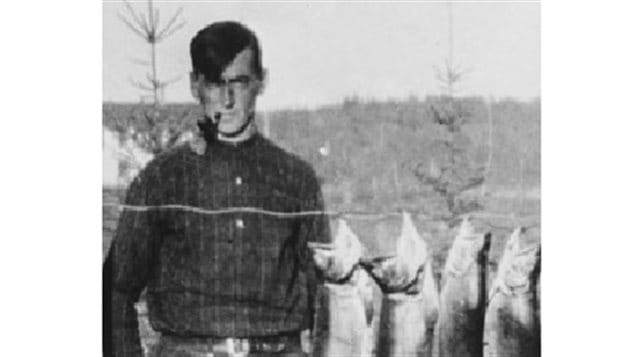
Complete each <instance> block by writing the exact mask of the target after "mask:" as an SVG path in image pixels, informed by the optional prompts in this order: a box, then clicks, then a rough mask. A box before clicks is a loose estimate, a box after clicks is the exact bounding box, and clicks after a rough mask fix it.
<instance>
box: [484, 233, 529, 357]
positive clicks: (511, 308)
mask: <svg viewBox="0 0 635 357" xmlns="http://www.w3.org/2000/svg"><path fill="white" fill-rule="evenodd" d="M524 235H525V230H524V229H523V228H517V229H515V230H514V232H513V233H512V235H511V236H510V238H509V240H508V241H507V243H506V245H505V249H504V252H503V256H502V257H501V260H500V262H499V264H498V271H497V273H496V278H495V279H494V282H493V283H492V288H491V290H490V293H489V304H488V307H487V312H486V315H485V338H484V355H485V356H486V357H503V356H504V357H516V356H519V357H536V356H540V300H539V291H538V288H539V279H540V255H541V246H540V244H539V243H538V244H535V243H534V244H522V243H523V237H524Z"/></svg>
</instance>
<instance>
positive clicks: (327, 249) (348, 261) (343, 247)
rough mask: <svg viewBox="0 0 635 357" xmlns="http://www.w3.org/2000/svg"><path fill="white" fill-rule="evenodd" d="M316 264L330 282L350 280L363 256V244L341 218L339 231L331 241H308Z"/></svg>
mask: <svg viewBox="0 0 635 357" xmlns="http://www.w3.org/2000/svg"><path fill="white" fill-rule="evenodd" d="M308 246H309V249H310V250H311V252H312V255H313V261H314V262H315V265H316V267H317V269H318V271H320V273H321V274H322V276H323V277H324V279H325V280H326V281H329V282H344V281H345V280H349V279H350V278H351V277H352V275H353V272H354V270H355V268H356V267H357V264H358V262H359V259H360V258H361V256H362V244H361V242H360V241H359V238H358V237H357V235H355V233H353V231H352V230H351V229H350V228H349V227H348V224H346V221H344V220H343V219H340V220H339V222H338V231H337V234H336V235H335V238H334V240H333V242H331V243H315V242H309V243H308Z"/></svg>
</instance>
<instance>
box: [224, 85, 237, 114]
mask: <svg viewBox="0 0 635 357" xmlns="http://www.w3.org/2000/svg"><path fill="white" fill-rule="evenodd" d="M224 94H225V95H224V96H223V105H224V106H225V108H227V109H232V108H233V107H234V103H235V101H236V96H235V93H234V89H233V88H232V87H231V85H228V86H226V87H225V93H224Z"/></svg>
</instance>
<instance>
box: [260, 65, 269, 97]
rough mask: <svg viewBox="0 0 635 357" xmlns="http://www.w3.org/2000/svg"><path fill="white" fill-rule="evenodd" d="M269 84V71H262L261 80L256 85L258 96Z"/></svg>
mask: <svg viewBox="0 0 635 357" xmlns="http://www.w3.org/2000/svg"><path fill="white" fill-rule="evenodd" d="M268 83H269V71H268V70H267V69H266V68H263V69H262V79H261V80H260V81H259V83H258V94H262V93H263V92H264V91H265V88H266V87H267V85H268Z"/></svg>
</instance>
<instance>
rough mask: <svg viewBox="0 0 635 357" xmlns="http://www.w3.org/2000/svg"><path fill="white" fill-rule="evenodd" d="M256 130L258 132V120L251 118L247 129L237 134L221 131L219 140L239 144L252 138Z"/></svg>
mask: <svg viewBox="0 0 635 357" xmlns="http://www.w3.org/2000/svg"><path fill="white" fill-rule="evenodd" d="M256 132H257V128H256V122H255V121H254V120H251V121H250V123H249V124H248V125H247V127H246V128H245V130H243V131H242V132H240V133H239V134H238V135H236V136H226V135H223V133H221V132H219V133H218V140H219V141H222V142H224V143H229V144H238V143H241V142H243V141H246V140H248V139H250V138H251V137H253V136H254V135H255V134H256Z"/></svg>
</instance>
